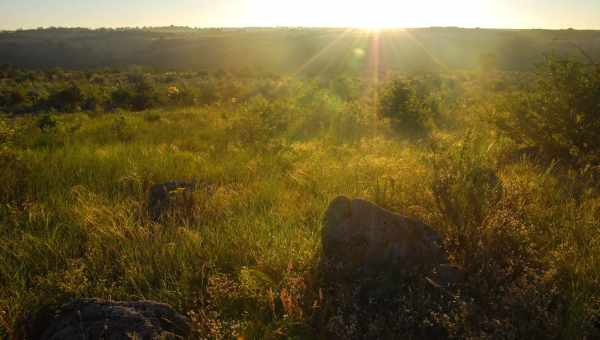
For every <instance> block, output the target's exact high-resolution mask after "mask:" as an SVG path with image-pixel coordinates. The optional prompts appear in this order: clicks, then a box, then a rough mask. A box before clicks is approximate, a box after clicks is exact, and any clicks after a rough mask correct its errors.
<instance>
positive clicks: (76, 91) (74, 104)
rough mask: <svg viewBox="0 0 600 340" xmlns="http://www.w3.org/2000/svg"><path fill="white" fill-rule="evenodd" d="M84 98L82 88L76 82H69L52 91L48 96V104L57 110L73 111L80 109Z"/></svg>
mask: <svg viewBox="0 0 600 340" xmlns="http://www.w3.org/2000/svg"><path fill="white" fill-rule="evenodd" d="M84 100H85V96H84V94H83V91H82V89H81V88H80V87H79V86H78V85H77V84H71V85H70V86H68V87H66V88H64V89H61V90H58V91H56V92H54V93H52V94H51V95H50V97H49V98H48V106H49V107H50V108H53V109H56V110H59V111H65V112H73V111H77V110H80V109H81V105H82V104H83V102H84Z"/></svg>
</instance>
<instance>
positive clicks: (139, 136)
mask: <svg viewBox="0 0 600 340" xmlns="http://www.w3.org/2000/svg"><path fill="white" fill-rule="evenodd" d="M472 83H474V84H475V85H473V84H472ZM472 83H469V82H465V84H468V85H465V86H469V88H468V89H467V91H466V94H464V95H463V96H464V97H462V98H461V103H468V104H469V105H468V106H463V107H465V109H464V112H459V113H457V111H456V110H451V109H450V107H444V108H443V109H442V111H443V112H442V115H445V117H442V118H443V119H445V120H446V122H454V123H453V124H442V123H435V122H433V123H431V124H433V125H431V126H430V127H429V129H430V133H429V136H428V137H423V139H422V140H420V141H417V140H414V139H412V140H411V139H406V138H402V137H400V135H399V132H397V131H395V130H394V127H393V124H392V125H390V124H388V123H387V122H386V121H382V120H380V119H378V118H377V116H376V114H375V112H374V110H373V107H372V106H370V105H368V104H365V103H347V102H345V101H344V100H342V99H340V98H338V97H336V96H335V95H332V94H331V93H328V92H325V91H324V92H323V93H321V94H320V95H321V97H320V98H321V99H319V100H320V101H319V103H320V104H319V105H316V104H313V105H312V106H303V105H301V104H302V103H301V102H300V99H298V98H295V97H293V95H292V94H290V95H289V97H283V98H280V99H277V100H275V101H272V102H262V101H261V100H250V101H247V102H243V103H238V104H226V105H224V104H214V105H210V106H203V107H190V108H182V109H164V110H154V111H150V112H139V113H130V112H121V113H103V114H100V115H93V116H90V115H87V114H83V113H81V114H79V113H76V114H69V115H59V116H58V118H57V119H58V125H57V126H56V127H55V128H52V129H50V130H48V131H41V130H40V129H38V128H37V127H36V126H35V123H36V118H35V117H33V118H32V117H20V118H13V119H10V120H8V119H7V120H5V122H6V124H4V126H6V127H10V128H6V129H5V131H7V132H3V133H4V135H5V136H8V137H6V141H5V142H4V146H3V148H2V149H1V154H0V156H1V158H2V160H6V162H3V163H2V164H4V165H2V166H0V169H1V170H2V174H1V177H0V178H1V181H2V183H3V187H2V188H1V189H0V194H1V196H0V197H2V206H1V207H0V224H1V227H0V288H1V289H0V334H5V335H8V336H10V335H14V334H16V333H15V332H16V331H17V328H18V327H17V326H18V324H19V320H20V319H21V318H22V317H23V315H26V314H27V313H34V312H35V311H36V310H38V309H39V308H41V307H43V306H46V305H53V304H60V303H63V302H64V301H66V300H67V299H69V298H74V297H101V298H106V299H154V300H158V301H161V302H166V303H169V304H171V305H173V306H174V307H175V308H176V309H177V310H179V311H181V312H183V313H185V314H187V315H188V316H190V318H191V319H192V320H193V321H194V327H195V329H196V330H197V331H198V332H199V333H201V334H205V335H207V336H208V337H209V338H231V337H232V336H243V337H245V338H335V337H342V335H344V336H360V333H358V332H359V331H358V330H359V329H361V328H360V327H363V326H364V325H362V326H361V325H359V326H357V327H358V328H353V323H359V324H360V321H361V320H360V317H358V316H357V315H358V314H353V313H355V311H352V310H350V309H344V308H342V307H343V306H341V304H340V302H339V301H336V299H335V298H334V297H332V296H331V295H330V294H331V291H330V290H329V289H328V286H327V282H323V281H322V280H321V279H320V278H319V276H318V275H317V270H316V269H317V264H318V260H319V253H320V232H321V228H322V225H321V216H322V214H323V212H324V210H325V209H326V207H327V204H328V202H329V201H330V200H331V199H333V198H334V197H336V196H338V195H348V196H353V197H363V198H367V199H370V200H373V201H375V202H376V203H378V204H379V205H381V206H384V207H386V208H389V209H392V210H394V211H397V212H400V213H403V214H406V215H409V216H413V217H415V218H418V219H421V220H423V221H425V222H426V223H429V224H431V225H432V226H434V227H435V228H436V229H437V230H438V231H440V233H442V235H443V236H444V239H445V240H446V247H447V249H448V251H449V252H450V255H451V259H452V261H453V262H455V263H456V264H459V265H462V266H464V267H465V268H466V269H467V271H468V272H467V274H468V279H467V282H466V283H465V287H464V291H463V292H462V293H461V294H462V297H463V299H464V305H463V307H461V309H460V310H451V311H448V310H443V309H442V310H441V312H440V314H439V315H436V316H431V315H428V316H427V319H426V320H419V318H420V317H421V314H419V313H422V312H423V311H419V310H417V309H418V305H419V304H421V301H420V300H419V299H420V298H419V295H418V294H417V292H415V293H414V295H408V296H407V297H406V299H407V301H404V302H402V303H403V304H401V305H402V306H405V307H406V306H412V307H411V308H415V310H414V311H412V310H411V311H407V312H403V313H404V314H402V315H403V316H406V317H407V319H406V320H413V319H410V318H414V320H417V321H415V322H414V323H413V324H411V323H410V322H411V321H405V322H406V325H402V327H405V328H403V329H404V330H405V331H406V334H407V336H408V337H410V336H413V337H418V336H417V335H414V334H418V332H417V331H415V333H410V332H411V331H413V330H415V329H418V328H419V327H421V326H422V325H421V324H420V323H421V322H425V321H427V322H432V323H435V324H437V325H441V327H443V328H444V329H445V331H446V332H447V334H449V336H451V337H456V338H563V339H576V338H580V339H583V338H586V337H587V338H591V337H593V336H597V335H598V334H599V332H600V330H599V329H598V326H597V323H598V322H599V321H598V320H599V319H598V317H599V316H598V310H599V307H600V295H599V293H598V289H597V288H598V287H600V263H599V262H600V244H599V243H600V236H599V235H600V234H599V233H598V232H597V231H598V225H599V222H600V192H599V191H598V188H597V185H595V182H594V180H593V179H585V178H587V177H581V176H580V175H578V174H577V173H576V171H574V170H569V169H566V168H561V167H550V166H548V165H540V164H536V163H535V162H533V161H531V160H528V159H523V160H522V161H519V162H516V163H512V164H504V165H499V164H501V162H499V160H500V159H501V157H502V155H503V154H505V153H507V152H510V151H511V150H512V149H514V148H515V146H514V144H513V143H512V142H510V141H508V140H506V139H504V138H502V137H499V136H498V135H497V134H496V133H495V130H494V128H493V126H490V125H487V123H485V121H486V119H484V118H485V116H486V115H487V114H488V112H486V110H485V107H486V106H485V105H483V103H481V102H479V101H478V100H480V101H482V100H483V99H477V98H478V97H479V98H489V97H488V95H489V93H488V92H486V90H485V89H484V88H483V87H481V88H480V87H478V86H480V85H477V84H478V81H477V80H476V79H475V80H472ZM315 101H316V100H314V101H312V103H315ZM473 101H475V102H474V103H473ZM452 126H459V128H456V127H452ZM13 129H14V131H13ZM3 131H4V130H3ZM0 140H2V139H1V138H0ZM481 169H489V170H490V171H492V172H493V173H494V174H496V175H497V176H498V178H499V180H500V183H501V185H502V188H503V189H502V193H503V194H502V196H501V197H500V198H498V199H492V198H490V197H491V196H490V194H489V192H488V191H486V190H487V189H486V188H487V186H486V185H489V183H487V182H482V180H481V177H477V175H476V174H477V173H480V172H477V171H482V170H481ZM473 174H475V175H473ZM486 178H487V177H486ZM173 179H179V180H192V179H197V180H199V181H200V183H201V188H200V190H198V192H196V193H195V206H194V214H193V215H194V216H193V218H191V219H177V218H173V219H169V220H167V221H166V222H164V223H163V224H160V225H159V224H153V223H151V221H150V220H149V218H148V216H147V214H146V211H145V200H146V195H147V191H148V189H149V187H150V186H151V185H152V184H153V183H157V182H162V181H167V180H173ZM436 185H437V188H438V189H439V190H434V189H435V188H436ZM440 185H441V186H442V187H440ZM205 188H206V190H205ZM440 188H442V189H443V190H442V189H440ZM444 195H445V196H444ZM442 200H445V201H447V202H452V203H449V204H451V208H452V213H449V212H448V210H447V209H443V207H441V206H440V202H441V201H442ZM449 214H451V215H458V216H459V217H460V218H458V221H459V222H456V221H457V220H453V219H452V216H450V215H449ZM476 216H477V217H479V218H476ZM460 221H462V222H460ZM467 250H468V251H467ZM340 306H341V307H340ZM338 307H339V308H338ZM386 312H390V311H386ZM444 313H446V314H444ZM377 317H378V316H377V315H370V316H369V320H371V321H370V322H372V326H373V327H374V328H377V329H376V330H371V331H373V332H374V333H368V334H380V335H381V334H385V328H386V326H382V325H381V324H379V323H378V322H379V320H378V319H377ZM382 322H383V321H382ZM383 325H385V323H383ZM378 327H379V328H378ZM357 329H358V330H357ZM352 332H356V333H352ZM377 332H383V333H377ZM364 334H367V333H364ZM364 334H363V335H364ZM411 334H413V335H411Z"/></svg>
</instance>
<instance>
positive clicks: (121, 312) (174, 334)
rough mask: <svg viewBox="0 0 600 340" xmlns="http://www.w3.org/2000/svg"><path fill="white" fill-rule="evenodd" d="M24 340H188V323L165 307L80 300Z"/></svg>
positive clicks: (49, 319) (63, 309) (44, 323)
mask: <svg viewBox="0 0 600 340" xmlns="http://www.w3.org/2000/svg"><path fill="white" fill-rule="evenodd" d="M28 333H29V334H28V336H27V337H26V338H27V339H29V338H31V339H40V340H59V339H60V340H70V339H73V340H75V339H77V340H78V339H86V340H100V339H111V340H121V339H122V340H129V339H143V340H146V339H148V340H150V339H152V340H154V339H188V338H189V337H190V336H191V328H190V325H189V321H188V320H187V319H186V318H185V317H184V316H182V315H180V314H178V313H177V312H175V311H174V310H173V309H172V308H171V307H170V306H169V305H166V304H162V303H158V302H153V301H139V302H116V301H105V300H100V299H81V300H75V301H73V302H71V303H68V304H66V305H64V306H62V307H61V308H59V309H58V310H57V311H55V312H54V313H52V315H50V316H47V317H46V318H45V320H44V322H43V323H41V324H40V323H39V322H38V324H37V325H35V329H32V330H30V331H29V332H28Z"/></svg>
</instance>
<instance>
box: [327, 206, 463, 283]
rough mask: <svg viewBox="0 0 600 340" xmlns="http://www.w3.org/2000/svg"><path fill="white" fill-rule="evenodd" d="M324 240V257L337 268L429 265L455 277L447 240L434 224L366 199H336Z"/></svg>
mask: <svg viewBox="0 0 600 340" xmlns="http://www.w3.org/2000/svg"><path fill="white" fill-rule="evenodd" d="M322 244H323V257H324V260H325V261H326V262H327V263H328V264H329V265H330V266H331V265H333V267H344V268H346V269H351V270H360V271H361V272H365V273H368V272H373V271H378V270H380V269H383V270H385V271H386V272H389V271H390V270H398V271H410V270H413V269H418V268H425V269H431V270H433V271H434V272H438V271H440V272H444V273H445V275H442V276H445V277H447V276H451V275H449V274H448V273H447V272H448V271H449V269H448V268H451V266H449V265H448V258H447V256H446V254H445V253H444V251H443V250H442V247H441V238H440V236H439V235H438V234H437V233H436V232H435V231H434V230H433V229H432V228H431V227H429V226H428V225H426V224H424V223H421V222H419V221H416V220H413V219H410V218H408V217H404V216H401V215H398V214H395V213H393V212H390V211H388V210H386V209H383V208H381V207H379V206H377V205H375V204H373V203H371V202H368V201H365V200H362V199H353V200H351V199H349V198H347V197H343V196H342V197H338V198H336V199H334V200H333V201H332V202H331V203H330V205H329V208H328V209H327V211H326V213H325V217H324V229H323V235H322ZM440 268H441V270H438V269H440Z"/></svg>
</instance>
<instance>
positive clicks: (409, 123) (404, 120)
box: [377, 79, 428, 134]
mask: <svg viewBox="0 0 600 340" xmlns="http://www.w3.org/2000/svg"><path fill="white" fill-rule="evenodd" d="M426 106H427V105H426V104H425V102H423V101H422V100H420V99H419V98H418V96H417V94H416V91H415V88H414V86H412V85H411V84H410V83H409V82H407V81H404V80H401V79H395V80H392V81H391V82H389V83H387V84H385V85H384V86H383V89H382V90H381V91H380V93H379V103H378V110H377V111H378V115H379V116H380V117H382V118H389V119H390V120H391V121H392V123H393V124H394V126H396V127H397V128H399V129H401V130H402V131H405V132H410V133H416V134H422V133H424V132H425V131H426V124H425V122H426V114H427V112H428V109H427V107H426Z"/></svg>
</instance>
